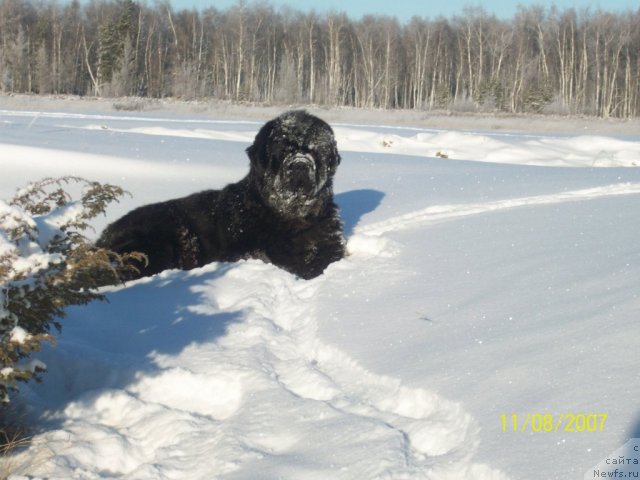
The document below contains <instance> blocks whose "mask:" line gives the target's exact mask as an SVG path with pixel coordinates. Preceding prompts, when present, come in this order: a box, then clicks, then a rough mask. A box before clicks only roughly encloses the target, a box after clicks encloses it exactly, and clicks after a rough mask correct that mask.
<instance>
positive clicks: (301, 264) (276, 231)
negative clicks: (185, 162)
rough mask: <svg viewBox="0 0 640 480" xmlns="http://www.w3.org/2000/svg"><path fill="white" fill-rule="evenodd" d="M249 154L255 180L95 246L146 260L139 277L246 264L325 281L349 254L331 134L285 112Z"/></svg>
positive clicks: (151, 215)
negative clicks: (274, 267) (260, 264)
mask: <svg viewBox="0 0 640 480" xmlns="http://www.w3.org/2000/svg"><path fill="white" fill-rule="evenodd" d="M247 154H248V156H249V159H250V170H249V174H248V175H247V176H246V177H245V178H243V179H242V180H240V181H239V182H237V183H233V184H230V185H227V186H226V187H225V188H223V189H222V190H206V191H204V192H200V193H195V194H193V195H189V196H187V197H184V198H178V199H175V200H169V201H166V202H162V203H154V204H151V205H146V206H143V207H140V208H137V209H135V210H133V211H131V212H129V213H128V214H126V215H125V216H124V217H122V218H120V219H119V220H117V221H115V222H114V223H112V224H111V225H109V226H108V227H107V228H106V229H105V231H104V232H103V233H102V235H101V237H100V239H99V240H98V242H97V246H99V247H104V248H108V249H110V250H113V251H115V252H118V253H125V252H131V251H138V252H142V253H145V254H146V255H147V256H148V260H149V262H148V265H146V266H144V267H142V268H140V273H139V274H138V275H136V276H139V277H142V276H147V275H151V274H154V273H158V272H161V271H162V270H165V269H169V268H180V269H184V270H188V269H192V268H195V267H199V266H202V265H206V264H207V263H210V262H213V261H227V262H231V261H236V260H240V259H246V258H259V259H262V260H264V261H267V262H271V263H273V264H274V265H277V266H278V267H281V268H283V269H285V270H287V271H289V272H291V273H293V274H295V275H298V276H300V277H302V278H306V279H309V278H313V277H316V276H318V275H320V274H321V273H322V272H323V271H324V270H325V268H326V267H327V266H328V265H329V264H330V263H332V262H335V261H337V260H339V259H341V258H342V257H343V256H344V254H345V246H344V245H345V242H344V237H343V234H342V222H341V221H340V218H339V216H338V207H337V206H336V204H335V203H334V201H333V176H334V174H335V172H336V168H337V167H338V165H339V163H340V155H339V154H338V150H337V146H336V141H335V138H334V135H333V130H332V129H331V127H330V126H329V125H328V124H327V123H325V122H324V121H322V120H321V119H319V118H317V117H315V116H313V115H310V114H308V113H306V112H304V111H300V110H299V111H290V112H286V113H284V114H282V115H280V116H279V117H277V118H275V119H273V120H271V121H269V122H267V123H266V124H265V125H264V126H263V127H262V128H261V129H260V131H259V132H258V134H257V135H256V137H255V141H254V143H253V145H251V146H250V147H249V148H248V149H247Z"/></svg>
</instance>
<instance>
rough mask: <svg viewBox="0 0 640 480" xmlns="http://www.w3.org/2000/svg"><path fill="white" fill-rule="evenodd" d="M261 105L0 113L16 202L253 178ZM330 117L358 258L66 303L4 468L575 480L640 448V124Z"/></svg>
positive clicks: (229, 268) (49, 473) (129, 474)
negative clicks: (45, 190) (595, 126)
mask: <svg viewBox="0 0 640 480" xmlns="http://www.w3.org/2000/svg"><path fill="white" fill-rule="evenodd" d="M257 117H259V115H258V114H256V115H250V116H249V115H248V116H247V117H246V118H247V119H242V118H238V116H233V117H230V116H228V117H227V118H225V116H224V115H221V116H215V115H211V114H206V115H205V114H197V113H193V114H188V113H184V112H181V113H173V114H172V113H169V112H167V111H164V112H138V113H114V112H104V111H102V112H97V111H96V112H93V113H92V112H88V111H78V109H71V108H69V109H66V108H65V104H64V103H59V104H57V108H53V109H47V110H45V109H41V110H30V109H18V108H15V107H14V106H12V105H10V106H9V107H7V106H6V105H5V106H4V107H3V106H2V103H1V102H0V165H1V173H2V174H1V175H0V198H4V199H7V198H9V197H11V196H12V194H13V193H14V191H15V189H16V188H17V187H19V186H22V185H24V184H25V183H27V182H29V181H32V180H36V179H40V178H42V177H44V176H60V175H79V176H83V177H86V178H90V179H94V180H98V181H103V182H105V181H108V182H111V183H115V184H118V185H120V186H122V187H124V188H126V189H127V190H128V191H129V192H131V194H132V197H131V198H125V199H124V200H123V201H122V202H121V203H120V204H117V205H115V206H113V207H112V208H110V209H109V211H108V216H107V218H102V219H100V221H99V222H98V223H97V224H96V229H97V230H98V232H99V231H100V229H101V228H102V227H104V225H105V224H106V223H107V222H108V221H112V220H115V219H116V218H117V217H118V216H120V215H121V214H123V213H125V212H126V211H128V210H130V209H131V208H133V207H135V206H138V205H141V204H144V203H148V202H152V201H159V200H164V199H168V198H174V197H177V196H181V195H185V194H187V193H191V192H195V191H198V190H202V189H206V188H218V187H222V186H223V185H225V184H226V183H228V182H232V181H236V180H239V179H240V178H241V177H242V176H244V174H245V173H246V172H247V171H248V160H247V158H246V156H245V154H244V149H245V148H246V147H247V146H248V145H249V144H250V143H251V142H252V140H253V136H254V135H255V133H256V132H257V130H258V128H259V127H260V125H261V124H262V120H263V119H260V118H257ZM329 119H330V118H329ZM389 123H392V122H389ZM332 124H333V126H334V129H335V132H336V136H337V139H338V146H339V149H340V151H341V153H342V157H343V162H342V165H341V166H340V168H339V170H338V173H337V176H336V197H337V202H338V203H339V204H340V206H341V214H342V217H343V219H344V221H345V231H346V234H347V236H348V240H349V251H350V255H349V257H348V258H345V259H344V260H342V261H340V262H338V263H335V264H333V265H331V266H330V267H329V269H328V270H327V271H326V272H325V274H324V275H322V276H320V277H318V278H316V279H314V280H311V281H304V280H300V279H296V278H295V277H293V276H292V275H290V274H288V273H286V272H283V271H281V270H278V269H277V268H275V267H273V266H271V265H266V264H263V263H261V262H259V261H247V262H239V263H235V264H222V263H219V264H211V265H208V266H206V267H204V268H202V269H199V270H194V271H190V272H180V271H167V272H164V273H162V274H160V275H157V276H156V277H153V278H149V279H143V280H140V281H137V282H133V283H131V284H128V285H126V286H124V287H118V288H110V289H108V290H109V292H108V298H109V302H108V303H107V302H104V303H94V304H91V305H89V306H86V307H77V308H73V309H72V310H71V311H70V314H69V318H68V319H66V320H65V321H64V327H63V331H62V334H61V336H60V337H59V341H58V344H57V346H56V347H55V348H49V347H47V348H45V350H43V351H42V352H40V353H39V354H38V355H37V358H39V359H40V360H42V361H44V362H45V363H46V364H47V365H48V368H49V371H48V373H47V374H45V376H44V382H43V383H42V384H35V383H34V384H28V385H25V386H22V388H21V393H20V395H19V396H18V397H17V398H15V400H14V403H15V404H17V405H23V408H24V409H25V410H26V418H27V419H28V421H29V422H30V423H31V424H32V425H33V428H34V429H35V431H36V435H35V437H34V439H33V442H32V444H31V446H30V447H29V448H28V449H27V450H26V451H23V452H21V453H20V454H19V455H18V456H17V457H16V458H14V459H12V462H11V468H12V469H13V472H14V475H13V477H11V478H14V479H22V478H47V479H70V478H73V479H99V478H124V479H132V480H135V479H141V480H142V479H144V480H151V479H189V480H194V479H213V478H216V479H218V478H219V479H247V480H253V479H269V480H270V479H291V480H312V479H313V480H315V479H321V480H327V479H332V480H333V479H336V480H342V479H345V480H347V479H349V480H350V479H353V480H369V479H422V478H424V479H444V480H449V479H459V480H467V479H468V480H471V479H479V480H482V479H505V478H511V479H525V480H529V479H531V480H538V479H543V480H545V479H549V480H552V479H562V480H566V479H582V478H597V477H594V476H593V467H594V466H595V465H596V464H598V463H599V462H601V461H602V460H603V459H604V458H605V457H606V456H607V455H609V454H610V453H612V452H614V451H615V450H616V449H618V448H619V447H621V446H622V445H623V444H624V443H625V442H626V441H627V440H629V439H631V438H634V437H640V404H639V399H640V356H639V355H638V340H639V339H640V323H639V322H638V320H639V319H638V316H639V314H640V298H639V290H638V285H639V284H640V168H639V167H640V131H639V132H637V133H636V134H633V133H631V134H630V133H629V132H626V133H625V134H624V135H620V136H614V135H612V134H610V133H607V134H595V133H585V132H584V130H580V131H576V132H573V133H572V132H571V131H567V130H570V129H566V128H565V129H564V131H563V133H553V132H545V133H535V132H528V133H522V132H520V133H509V132H508V131H489V129H484V128H478V129H476V130H473V129H469V128H466V129H465V130H456V129H449V128H447V129H446V130H441V129H437V128H430V127H424V126H411V125H406V124H403V125H392V124H391V125H389V124H387V125H380V124H378V125H366V121H364V120H363V119H362V116H361V115H359V116H356V115H355V114H354V117H353V120H352V121H350V120H349V118H348V114H344V113H343V114H342V116H341V119H340V120H339V121H332ZM443 157H446V158H443ZM514 414H515V415H517V417H516V420H517V422H518V423H517V426H516V428H517V431H513V430H514V425H513V421H514V417H513V415H514ZM545 414H546V415H548V417H541V415H545ZM582 415H584V417H582ZM603 415H606V416H607V417H606V421H600V420H601V419H604V417H603ZM503 416H504V417H503ZM572 416H574V422H573V423H572V422H571V417H572ZM545 418H546V419H548V421H550V422H551V427H552V428H547V426H543V425H542V423H541V422H543V420H544V419H545ZM579 419H597V420H598V422H597V424H595V423H593V422H592V423H590V424H589V425H581V424H580V422H579V421H578V420H579ZM545 421H546V420H545ZM536 422H537V423H536ZM505 430H506V431H505ZM536 430H538V431H536ZM540 430H542V431H540ZM544 430H550V431H544ZM572 430H574V431H572ZM577 430H583V431H577ZM585 474H587V475H586V476H585ZM633 478H635V477H633Z"/></svg>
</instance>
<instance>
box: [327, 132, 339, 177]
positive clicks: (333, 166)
mask: <svg viewBox="0 0 640 480" xmlns="http://www.w3.org/2000/svg"><path fill="white" fill-rule="evenodd" d="M332 136H333V132H332ZM331 141H332V145H331V155H329V171H330V172H331V175H334V174H335V173H336V170H337V168H338V165H340V162H341V161H342V157H341V156H340V153H338V144H337V142H336V140H335V138H333V139H332V140H331Z"/></svg>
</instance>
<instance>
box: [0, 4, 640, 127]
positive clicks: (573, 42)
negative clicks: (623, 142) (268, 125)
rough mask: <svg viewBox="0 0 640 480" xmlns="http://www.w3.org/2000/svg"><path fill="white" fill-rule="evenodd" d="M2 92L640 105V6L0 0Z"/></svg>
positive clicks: (535, 106)
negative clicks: (494, 8)
mask: <svg viewBox="0 0 640 480" xmlns="http://www.w3.org/2000/svg"><path fill="white" fill-rule="evenodd" d="M0 91H1V92H3V93H14V92H15V93H18V92H20V93H40V94H77V95H96V96H103V97H109V96H114V97H115V96H143V97H152V98H161V97H169V96H171V97H180V98H187V99H194V98H205V97H206V98H216V99H225V100H232V101H249V102H266V103H312V104H317V105H329V106H353V107H367V108H385V109H389V108H403V109H422V110H432V109H453V110H460V111H505V112H513V113H515V112H542V113H545V112H546V113H572V114H587V115H597V116H600V117H622V118H630V117H637V116H638V115H639V113H640V9H639V10H637V11H635V12H634V11H628V12H625V13H619V14H617V13H611V12H605V11H601V10H597V11H592V10H588V9H585V10H582V11H576V10H575V9H564V10H560V9H558V8H555V7H551V8H545V7H542V6H528V7H520V8H519V10H518V12H517V13H516V14H515V15H514V16H513V17H512V18H511V19H507V20H504V19H499V18H497V17H496V16H494V15H491V14H488V13H487V12H486V11H485V10H484V9H482V8H467V9H465V10H464V11H463V12H462V13H461V14H460V15H457V16H455V17H452V18H437V19H430V18H423V17H414V18H413V19H411V20H410V21H408V22H406V23H404V24H402V23H400V22H399V21H398V20H397V19H395V18H392V17H388V16H365V17H363V18H361V19H359V20H354V19H351V18H349V17H347V16H346V15H345V14H344V13H328V14H317V13H313V12H312V13H303V12H300V11H296V10H293V9H276V8H274V7H273V6H271V5H269V4H267V3H254V4H247V3H245V2H244V1H243V0H239V1H238V3H236V4H235V5H234V6H233V7H231V8H228V9H225V10H218V9H215V8H206V9H203V10H197V9H192V10H175V9H173V8H172V7H171V5H170V3H168V2H167V1H164V2H163V1H160V2H157V3H155V4H154V5H152V6H149V5H147V4H145V3H138V2H135V1H133V0H91V1H89V2H87V3H83V4H80V3H79V2H78V1H77V0H73V1H71V2H70V3H65V4H59V3H56V2H53V1H47V0H40V1H37V2H32V1H29V0H0Z"/></svg>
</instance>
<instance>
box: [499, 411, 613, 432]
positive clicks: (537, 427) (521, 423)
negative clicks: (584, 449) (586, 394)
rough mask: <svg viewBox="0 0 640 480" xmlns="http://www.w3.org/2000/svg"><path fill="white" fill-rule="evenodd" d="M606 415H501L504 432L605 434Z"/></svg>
mask: <svg viewBox="0 0 640 480" xmlns="http://www.w3.org/2000/svg"><path fill="white" fill-rule="evenodd" d="M607 417H608V415H607V414H606V413H562V414H553V413H527V414H517V413H512V414H511V415H507V414H506V413H503V414H502V415H500V420H501V422H502V431H503V432H521V433H525V432H534V433H540V432H544V433H550V432H569V433H582V432H604V428H605V424H606V422H607Z"/></svg>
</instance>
